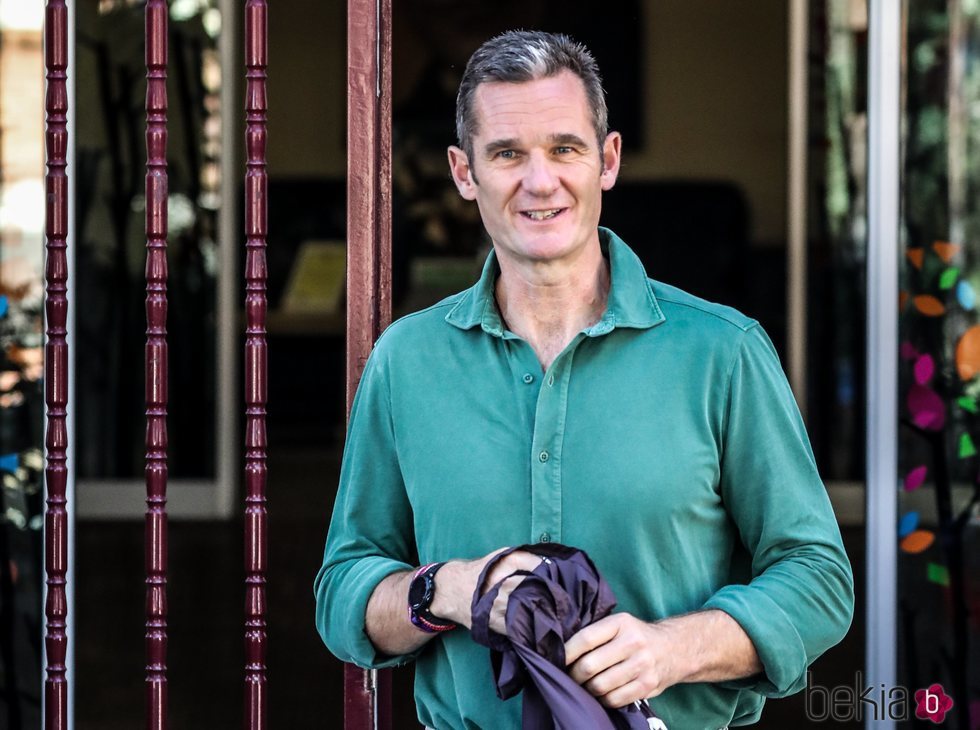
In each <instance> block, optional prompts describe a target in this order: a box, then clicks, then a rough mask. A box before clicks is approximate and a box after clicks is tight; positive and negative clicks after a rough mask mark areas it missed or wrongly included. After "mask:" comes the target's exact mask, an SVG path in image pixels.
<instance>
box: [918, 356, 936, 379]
mask: <svg viewBox="0 0 980 730" xmlns="http://www.w3.org/2000/svg"><path fill="white" fill-rule="evenodd" d="M914 371H915V382H917V383H918V384H919V385H925V384H926V383H928V382H929V381H930V380H932V376H933V373H935V372H936V364H935V363H934V362H933V360H932V355H922V356H920V357H919V358H918V359H917V360H916V361H915V367H914Z"/></svg>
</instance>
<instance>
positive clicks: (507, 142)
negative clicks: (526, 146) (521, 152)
mask: <svg viewBox="0 0 980 730" xmlns="http://www.w3.org/2000/svg"><path fill="white" fill-rule="evenodd" d="M517 145H518V141H517V140H516V139H495V140H493V141H492V142H487V143H486V145H484V147H483V152H484V154H486V155H488V156H489V155H493V154H494V153H496V152H500V151H501V150H509V149H513V148H514V147H517Z"/></svg>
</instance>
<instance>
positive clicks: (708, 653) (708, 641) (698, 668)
mask: <svg viewBox="0 0 980 730" xmlns="http://www.w3.org/2000/svg"><path fill="white" fill-rule="evenodd" d="M655 625H656V626H658V627H660V628H661V629H664V630H667V631H669V632H670V634H671V635H672V637H673V643H674V646H675V647H677V648H678V649H680V650H681V651H680V658H681V661H680V662H679V663H678V666H677V670H678V673H679V676H678V677H676V678H675V680H676V683H681V682H724V681H726V680H731V679H741V678H743V677H751V676H752V675H753V674H758V673H759V672H761V671H762V669H763V667H762V662H761V661H759V655H758V653H757V652H756V650H755V646H754V645H753V644H752V640H751V639H750V638H749V636H748V634H746V633H745V630H744V629H743V628H742V627H741V626H740V625H739V623H738V622H737V621H736V620H735V619H733V618H732V617H731V616H729V615H728V614H727V613H725V612H724V611H719V610H716V609H711V610H707V611H697V612H695V613H689V614H684V615H682V616H675V617H673V618H668V619H664V620H662V621H658V622H657V623H656V624H655Z"/></svg>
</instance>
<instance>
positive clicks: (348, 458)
mask: <svg viewBox="0 0 980 730" xmlns="http://www.w3.org/2000/svg"><path fill="white" fill-rule="evenodd" d="M383 362H384V355H383V353H381V352H379V351H378V349H376V350H375V352H374V353H373V354H372V355H371V357H370V358H369V359H368V363H367V365H366V367H365V370H364V374H363V376H362V378H361V383H360V386H359V387H358V390H357V395H356V396H355V399H354V405H353V408H352V410H351V418H350V423H349V424H348V430H347V443H346V446H345V449H344V458H343V464H342V466H341V473H340V485H339V489H338V492H337V500H336V504H335V505H334V511H333V516H332V518H331V521H330V529H329V532H328V534H327V542H326V546H325V548H324V553H323V565H322V566H321V567H320V570H319V572H318V573H317V576H316V581H315V583H314V593H315V595H316V627H317V630H318V631H319V632H320V636H321V637H322V638H323V641H324V643H325V644H326V645H327V648H329V649H330V651H331V652H333V653H334V654H335V655H336V656H337V657H338V658H340V659H342V660H343V661H346V662H351V663H354V664H358V665H360V666H362V667H375V668H378V667H386V666H392V665H397V664H402V663H404V662H406V661H408V660H410V659H411V658H413V657H414V654H413V655H405V656H387V655H384V654H380V653H379V652H377V650H376V649H375V648H374V645H373V644H372V643H371V641H370V639H369V638H368V636H367V633H366V632H365V628H364V617H365V611H366V609H367V604H368V600H369V599H370V597H371V593H372V592H373V591H374V588H375V587H376V586H377V584H378V583H379V582H380V581H381V580H382V579H384V578H385V577H386V576H388V575H390V574H392V573H395V572H398V571H402V570H409V569H411V567H412V565H413V564H414V562H415V541H414V531H413V526H412V509H411V505H410V504H409V502H408V498H407V496H406V494H405V489H404V485H403V482H402V475H401V471H400V469H399V465H398V457H397V452H396V447H395V437H394V431H393V429H392V423H391V412H390V400H389V393H388V383H387V379H386V378H385V374H384V372H383ZM406 610H407V608H406Z"/></svg>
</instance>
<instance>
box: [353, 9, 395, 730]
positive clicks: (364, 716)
mask: <svg viewBox="0 0 980 730" xmlns="http://www.w3.org/2000/svg"><path fill="white" fill-rule="evenodd" d="M347 64H348V65H347V412H348V415H349V414H350V407H351V404H352V402H353V400H354V393H355V391H356V390H357V383H358V381H359V380H360V378H361V373H362V372H363V370H364V363H365V362H366V361H367V358H368V355H369V354H370V352H371V348H372V347H373V346H374V342H375V340H377V338H378V336H379V335H380V334H381V332H382V331H383V330H384V328H385V327H387V326H388V324H389V323H390V322H391V0H348V3H347ZM344 727H345V728H346V730H373V729H374V728H381V729H383V730H387V729H388V728H390V727H391V678H390V672H388V671H380V672H373V671H364V670H362V669H359V668H357V667H355V666H354V665H352V664H348V665H345V667H344Z"/></svg>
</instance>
